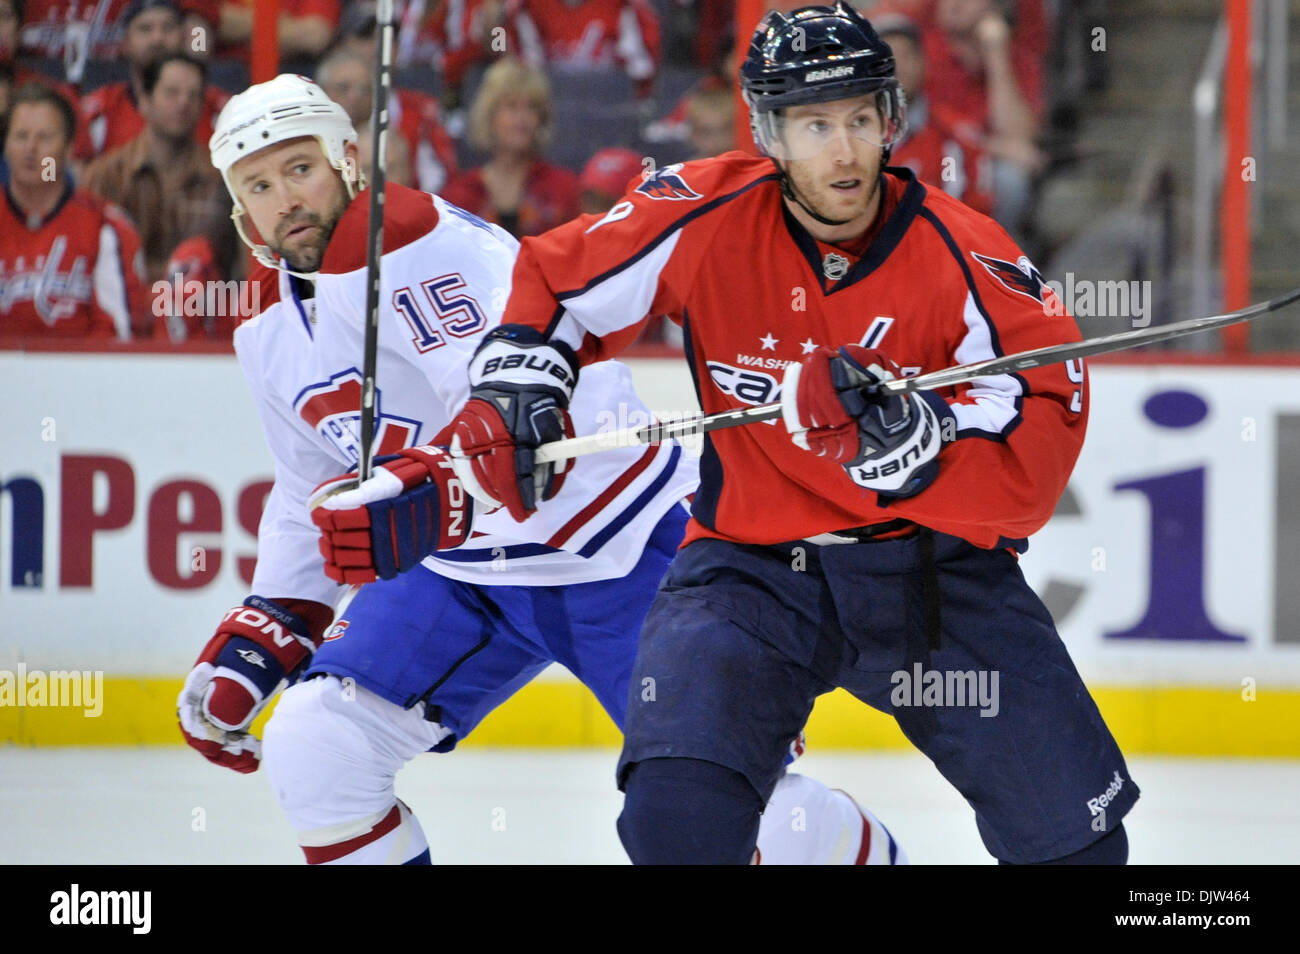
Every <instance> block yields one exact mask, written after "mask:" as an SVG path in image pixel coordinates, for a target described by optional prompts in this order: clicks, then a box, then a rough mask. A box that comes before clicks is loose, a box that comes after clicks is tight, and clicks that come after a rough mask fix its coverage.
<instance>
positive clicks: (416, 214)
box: [320, 182, 438, 275]
mask: <svg viewBox="0 0 1300 954" xmlns="http://www.w3.org/2000/svg"><path fill="white" fill-rule="evenodd" d="M369 221H370V190H369V189H366V190H365V191H364V192H362V193H360V194H359V195H357V197H356V198H355V199H353V200H352V202H351V204H349V205H348V207H347V210H346V211H345V212H344V213H343V217H342V218H340V219H339V224H338V225H337V226H336V227H335V229H334V234H333V236H331V237H330V244H329V248H327V249H325V258H324V260H323V261H322V262H321V267H320V270H321V272H322V273H328V274H331V275H342V274H345V273H347V272H353V271H356V270H357V269H359V268H365V267H366V244H367V236H368V235H369V228H368V226H369ZM437 224H438V209H437V207H436V206H435V205H434V204H433V196H431V195H429V193H427V192H421V191H419V190H418V189H411V188H408V187H407V186H402V185H395V184H393V183H391V182H390V183H387V184H386V186H385V188H384V252H385V253H388V252H395V251H397V249H399V248H403V247H405V246H407V245H410V244H411V243H412V242H414V241H415V240H416V239H418V238H421V237H422V236H425V235H428V234H429V233H430V232H432V231H433V229H434V226H436V225H437Z"/></svg>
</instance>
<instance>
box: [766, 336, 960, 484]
mask: <svg viewBox="0 0 1300 954" xmlns="http://www.w3.org/2000/svg"><path fill="white" fill-rule="evenodd" d="M901 376H902V371H901V369H900V368H899V367H898V365H897V364H896V363H895V362H894V361H893V360H892V359H891V358H889V356H888V355H885V354H884V353H882V352H880V351H876V350H874V349H869V348H863V347H861V346H860V345H845V346H844V347H842V348H840V349H839V351H832V350H830V349H829V348H818V349H817V350H816V351H814V352H813V353H812V354H810V355H809V356H808V357H807V358H805V359H804V360H803V361H802V362H801V363H799V364H792V365H790V367H789V368H787V369H786V373H785V380H784V381H783V382H782V384H781V416H782V417H783V418H784V419H785V426H786V429H787V430H788V431H789V432H790V439H791V440H792V441H794V443H795V444H796V445H797V446H799V447H801V448H803V449H804V450H806V451H810V452H811V453H814V454H816V455H818V456H819V457H829V458H831V459H832V460H834V461H835V462H836V463H838V464H840V465H841V466H843V467H844V470H845V472H846V473H847V474H848V476H849V479H851V480H852V481H853V482H854V483H855V484H857V485H858V486H860V487H866V488H867V489H868V490H873V491H875V492H876V493H880V494H886V495H889V496H894V497H910V496H912V495H914V494H918V493H920V492H921V491H922V490H924V489H925V488H926V487H928V486H929V485H930V483H931V481H933V480H934V478H935V476H937V474H938V471H939V464H938V457H939V451H940V450H942V448H943V440H942V429H941V420H942V419H951V418H952V417H953V414H952V411H951V410H950V409H949V407H948V404H947V402H946V401H944V400H943V399H942V398H941V397H939V395H937V394H935V393H934V392H932V391H913V392H911V393H910V394H894V393H890V392H887V391H882V390H880V388H879V385H881V384H883V383H885V382H886V381H892V380H894V379H895V378H897V377H901Z"/></svg>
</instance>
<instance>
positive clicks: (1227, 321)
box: [534, 288, 1300, 464]
mask: <svg viewBox="0 0 1300 954" xmlns="http://www.w3.org/2000/svg"><path fill="white" fill-rule="evenodd" d="M1296 301H1300V288H1294V289H1292V290H1291V291H1289V292H1287V293H1286V294H1284V295H1280V296H1279V297H1277V298H1274V299H1272V300H1271V301H1264V302H1260V303H1258V304H1255V305H1251V306H1250V307H1249V308H1243V309H1242V310H1241V311H1234V312H1229V313H1228V314H1224V315H1211V316H1210V317H1208V318H1189V319H1188V320H1187V321H1179V322H1175V323H1174V324H1172V325H1157V326H1156V327H1154V328H1141V329H1138V330H1136V331H1123V332H1120V333H1119V334H1113V335H1105V336H1103V337H1100V338H1088V339H1085V340H1083V341H1071V342H1067V343H1065V344H1059V345H1050V346H1048V347H1046V348H1035V349H1034V350H1032V351H1022V352H1019V353H1018V354H1009V355H1004V356H1002V357H998V358H989V359H988V360H986V361H974V362H972V363H970V364H959V365H957V366H956V367H952V368H945V369H943V370H941V371H931V372H930V373H928V374H918V375H917V376H916V377H911V378H896V379H894V380H892V381H887V382H885V383H884V384H882V385H880V390H882V391H888V392H890V393H892V394H902V393H906V392H908V391H920V390H927V389H933V388H945V387H952V386H953V385H957V384H965V383H966V382H967V381H973V380H975V379H976V378H988V377H996V376H998V375H1003V374H1012V373H1014V372H1016V371H1028V370H1030V369H1031V368H1041V367H1043V366H1044V365H1049V364H1059V363H1062V362H1066V361H1075V360H1078V359H1080V358H1088V357H1093V356H1095V355H1099V354H1109V353H1111V352H1114V351H1124V350H1127V349H1128V348H1136V347H1139V346H1140V345H1149V344H1156V343H1158V342H1161V341H1169V340H1171V339H1174V338H1181V337H1183V336H1185V335H1191V334H1196V333H1198V332H1202V331H1214V330H1216V329H1218V328H1225V327H1227V326H1228V325H1234V324H1237V323H1238V322H1242V321H1252V320H1254V319H1255V318H1260V317H1262V316H1264V315H1267V314H1269V313H1271V312H1274V311H1278V310H1280V309H1282V308H1285V307H1286V306H1287V305H1290V304H1292V303H1294V302H1296ZM780 416H781V405H780V404H779V403H775V404H757V405H755V406H753V407H747V408H737V409H735V410H732V411H721V412H719V413H717V414H706V415H703V416H701V417H691V418H686V419H684V420H680V421H668V422H661V423H656V424H650V425H647V426H645V427H634V428H625V429H623V430H618V431H609V432H606V433H603V434H591V435H588V436H585V437H573V438H569V439H567V440H562V441H553V442H551V443H549V444H543V445H542V446H541V447H539V448H537V453H536V456H535V457H534V460H535V461H536V463H539V464H545V463H548V462H550V461H557V460H566V459H568V458H570V457H581V456H582V455H584V454H594V453H596V452H598V451H603V450H611V449H612V448H615V447H629V446H633V445H637V444H657V443H659V442H661V441H666V440H669V439H672V438H680V437H690V436H691V435H693V434H707V433H709V432H710V431H719V430H722V429H724V428H728V427H739V426H740V425H742V424H753V423H755V422H757V421H770V420H774V419H775V418H778V417H780Z"/></svg>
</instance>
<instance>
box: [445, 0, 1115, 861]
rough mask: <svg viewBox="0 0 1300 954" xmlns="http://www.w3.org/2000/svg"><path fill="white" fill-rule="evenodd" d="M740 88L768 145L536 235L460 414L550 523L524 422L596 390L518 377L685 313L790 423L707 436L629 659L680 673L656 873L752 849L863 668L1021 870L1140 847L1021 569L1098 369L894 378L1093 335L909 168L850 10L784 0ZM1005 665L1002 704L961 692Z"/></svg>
mask: <svg viewBox="0 0 1300 954" xmlns="http://www.w3.org/2000/svg"><path fill="white" fill-rule="evenodd" d="M741 83H742V87H743V89H744V92H745V97H746V100H747V103H748V105H749V109H750V117H751V124H752V127H753V132H754V137H755V140H756V142H757V143H758V145H759V146H760V148H761V150H762V151H763V153H764V155H763V156H762V157H758V158H754V157H749V156H743V155H740V154H738V153H728V154H725V155H723V156H720V157H717V158H714V159H705V160H700V161H697V162H689V163H686V164H684V165H678V166H669V167H666V168H663V169H660V170H659V171H658V173H657V174H656V175H654V176H653V177H651V178H649V179H647V180H646V181H644V182H642V183H640V184H639V185H635V186H634V187H633V188H632V189H631V190H630V191H629V192H628V193H627V195H626V197H625V198H624V200H623V201H621V202H619V203H618V204H617V205H615V206H614V207H613V208H612V209H611V210H610V211H609V212H608V213H607V214H606V215H605V216H604V217H603V218H597V217H595V216H584V217H582V218H581V219H579V220H577V221H574V222H572V223H569V224H567V225H564V226H561V227H560V228H557V229H555V230H553V231H551V232H548V233H546V234H544V235H541V236H539V237H537V238H533V239H527V240H525V241H524V242H523V245H522V249H521V252H520V256H519V259H518V262H517V264H516V266H515V270H514V277H513V286H512V292H511V297H510V299H509V301H508V303H507V306H506V311H505V315H504V317H503V320H502V321H503V323H502V326H501V328H500V329H498V331H497V332H495V333H494V336H493V337H494V340H493V341H492V342H491V343H490V344H491V347H492V348H493V349H494V356H495V358H496V360H495V361H493V362H490V363H483V362H480V361H476V362H474V363H473V364H472V365H471V367H472V368H475V369H476V371H477V373H476V374H475V375H474V376H473V377H472V378H471V385H472V387H471V391H470V399H469V401H468V402H467V403H466V405H465V407H464V409H463V410H462V411H461V413H460V415H459V416H458V418H457V420H456V421H455V422H454V429H455V431H454V432H455V434H456V438H455V440H454V441H453V449H454V451H453V452H455V453H459V454H461V455H463V456H464V458H465V460H464V463H463V464H462V465H461V471H462V473H463V474H464V476H465V478H466V482H467V484H468V485H469V486H470V488H471V489H472V491H473V492H474V494H475V496H476V497H478V498H479V499H481V500H491V501H497V502H500V503H501V504H503V505H504V506H505V507H507V508H508V509H509V511H510V512H511V513H512V514H513V515H514V516H515V517H516V518H517V519H524V518H526V517H528V516H529V515H530V513H531V512H532V511H534V510H536V509H540V511H541V512H542V513H543V514H544V513H545V512H546V507H547V506H548V504H547V503H546V502H544V499H543V500H539V499H536V498H537V497H538V496H539V495H537V494H535V492H534V488H535V487H538V486H544V485H545V480H546V478H547V475H548V468H549V467H551V466H553V465H541V466H538V467H534V459H533V457H532V453H531V451H532V447H533V446H535V444H536V441H535V440H530V439H529V438H528V435H527V433H526V428H523V427H521V426H519V422H530V421H532V420H533V419H534V414H533V410H534V409H536V411H537V412H538V413H541V414H546V413H551V412H550V411H548V410H547V409H548V408H551V407H554V406H557V405H558V406H561V407H562V406H563V405H564V402H565V401H566V399H567V395H568V392H569V390H570V387H571V385H570V384H569V383H568V382H567V381H564V380H560V379H557V378H552V379H551V380H546V381H544V380H539V379H537V378H533V379H531V380H530V379H529V378H527V377H525V376H524V373H523V372H522V371H521V369H523V368H527V367H529V366H533V365H535V364H536V363H537V362H540V361H542V360H544V359H545V358H546V357H547V356H550V355H554V354H557V353H562V352H564V351H566V350H571V351H572V352H573V353H575V354H576V355H577V357H578V359H579V362H580V363H581V365H582V366H583V367H584V368H587V367H590V366H591V365H592V364H593V363H594V362H599V361H601V360H603V359H605V358H609V357H612V356H614V355H616V354H617V353H618V352H619V350H620V349H621V348H622V347H624V346H625V345H626V344H627V343H628V342H630V341H631V340H633V339H634V338H635V337H636V334H637V332H638V330H639V328H640V326H641V324H642V323H643V321H644V320H645V319H646V318H647V317H648V316H650V315H657V314H668V315H670V316H672V317H673V318H674V319H675V320H677V321H679V322H680V323H681V324H682V326H683V329H684V332H685V336H686V342H687V344H686V349H685V350H686V355H687V359H688V361H689V363H690V367H691V371H692V374H693V376H694V381H695V388H696V392H697V394H698V396H699V399H700V403H701V405H702V407H703V409H704V410H705V411H706V412H715V411H721V410H726V409H732V408H736V407H740V406H742V405H746V404H762V403H766V402H771V401H776V400H780V401H781V403H782V405H783V413H784V426H782V424H781V423H779V422H778V423H775V424H771V425H767V424H755V425H750V426H746V427H737V428H732V429H728V430H723V431H718V432H715V433H712V434H710V435H708V436H707V437H706V439H705V444H704V451H703V456H702V459H701V482H700V490H699V492H698V493H697V494H696V495H695V498H694V504H693V507H692V517H693V519H692V521H691V523H690V525H689V527H688V529H687V534H686V542H685V544H684V545H683V548H682V550H681V551H679V553H678V555H677V557H676V559H675V560H674V562H673V566H672V568H671V570H670V571H669V573H668V575H667V576H666V577H665V579H664V582H663V584H662V585H661V587H660V591H659V594H658V596H657V598H656V601H655V604H654V606H653V608H652V609H651V611H650V614H649V616H648V618H647V620H646V624H645V627H644V628H643V630H642V635H641V643H640V648H639V655H638V661H637V667H636V670H635V672H634V674H633V680H632V684H633V685H634V686H635V685H638V684H640V680H642V679H645V678H653V679H654V681H655V685H656V690H657V691H656V694H655V698H654V701H653V702H646V701H643V700H641V699H640V698H638V697H635V696H634V697H633V698H632V699H630V701H629V710H628V717H627V726H626V735H625V745H624V749H623V754H622V757H621V761H620V766H619V781H620V784H621V785H622V786H623V787H624V790H625V792H626V794H627V798H626V802H625V805H624V809H623V814H622V815H621V817H620V820H619V833H620V836H621V837H622V839H623V843H624V845H625V847H626V848H627V850H628V852H629V854H630V855H631V857H632V859H633V861H635V862H638V863H656V862H664V863H685V862H712V863H719V862H744V861H746V860H747V859H748V858H749V855H750V853H751V852H752V850H753V847H754V835H755V832H756V831H757V829H758V825H759V813H760V810H761V807H762V803H763V800H764V799H765V798H766V797H767V794H768V793H769V792H770V791H771V787H772V784H773V782H774V780H775V779H776V778H777V776H778V773H779V771H780V767H781V756H782V753H783V752H784V747H785V746H786V745H788V744H789V741H790V739H791V738H792V737H793V736H794V734H795V733H796V732H798V731H799V729H800V727H801V726H802V725H803V723H804V721H805V720H806V719H807V717H808V714H809V711H810V710H811V708H812V705H813V702H814V700H815V699H816V698H817V697H818V696H819V695H821V694H823V693H826V692H829V691H830V690H831V689H833V688H835V687H836V686H841V687H844V688H846V689H847V690H848V691H849V692H851V693H852V694H854V695H855V696H857V697H858V698H859V699H861V700H862V701H864V702H866V703H867V704H869V705H871V706H873V707H874V708H877V709H880V710H882V711H884V712H887V713H889V714H891V715H893V716H894V717H895V718H896V719H897V721H898V723H899V725H900V726H901V728H902V729H903V731H904V732H905V733H906V735H907V736H908V738H909V739H910V740H911V741H912V742H913V743H914V744H915V745H916V746H917V747H918V748H919V749H920V750H921V751H922V752H924V753H925V754H926V755H927V756H928V757H929V758H930V759H931V760H932V761H934V763H935V765H936V766H937V767H938V768H939V770H940V771H941V772H942V773H943V774H944V776H945V777H946V778H947V779H948V780H949V781H950V782H951V783H952V784H953V785H954V786H956V787H957V788H958V790H960V791H961V793H962V794H963V795H964V796H965V797H966V799H967V800H968V802H969V803H970V805H971V807H972V808H973V809H974V811H975V817H976V822H977V825H978V827H979V831H980V834H981V836H982V838H983V840H984V844H985V846H986V847H987V849H988V851H989V852H990V854H992V855H993V856H994V857H996V858H998V859H999V860H1000V861H1004V862H1008V863H1044V862H1067V863H1117V862H1122V861H1124V860H1125V859H1126V858H1127V836H1126V834H1125V833H1124V830H1123V826H1122V824H1121V820H1122V819H1123V817H1124V815H1125V814H1126V813H1127V812H1128V810H1129V808H1130V807H1131V806H1132V805H1133V803H1134V801H1135V799H1136V798H1137V795H1138V790H1137V786H1136V785H1135V784H1134V783H1133V781H1132V779H1131V778H1130V777H1129V775H1128V769H1127V767H1126V766H1125V763H1124V759H1123V756H1122V755H1121V754H1120V751H1119V749H1118V747H1117V746H1116V744H1115V742H1114V740H1113V739H1112V737H1111V735H1110V732H1109V730H1108V729H1107V728H1106V725H1105V723H1104V722H1103V720H1102V718H1101V716H1100V714H1099V712H1098V711H1097V708H1096V706H1095V704H1094V703H1093V701H1092V699H1091V698H1090V696H1089V695H1088V692H1087V689H1086V688H1085V686H1084V685H1083V683H1082V681H1081V679H1080V677H1079V675H1078V673H1077V671H1076V670H1075V668H1074V666H1073V664H1072V663H1071V661H1070V658H1069V656H1068V654H1067V652H1066V650H1065V647H1064V645H1063V644H1062V642H1061V640H1060V637H1059V636H1058V635H1057V633H1056V630H1055V626H1054V624H1053V622H1052V620H1051V618H1050V616H1049V615H1048V613H1047V611H1046V609H1045V608H1044V607H1043V605H1042V603H1041V602H1040V601H1039V600H1038V599H1037V598H1036V597H1035V595H1034V594H1033V592H1032V591H1031V590H1030V589H1029V587H1028V585H1027V584H1026V583H1025V581H1024V578H1023V576H1022V575H1021V573H1020V571H1019V568H1018V566H1017V560H1016V553H1017V552H1019V551H1023V550H1024V549H1025V547H1026V545H1027V544H1026V538H1027V537H1028V536H1029V535H1030V534H1032V533H1034V532H1035V531H1037V530H1038V529H1039V528H1040V527H1042V526H1043V524H1044V523H1046V521H1047V520H1048V518H1049V517H1050V516H1051V513H1052V511H1053V508H1054V507H1055V505H1056V501H1057V499H1058V497H1059V496H1060V494H1061V493H1062V491H1063V490H1064V488H1065V485H1066V481H1067V480H1068V478H1069V475H1070V472H1071V469H1072V468H1073V466H1074V462H1075V458H1076V456H1077V455H1078V452H1079V449H1080V447H1081V445H1082V442H1083V436H1084V428H1085V422H1086V415H1087V395H1086V386H1087V382H1086V377H1085V374H1084V372H1083V367H1082V365H1081V363H1072V364H1069V365H1056V366H1052V367H1046V368H1041V369H1037V370H1032V371H1027V372H1025V373H1023V374H1016V375H1003V376H1000V377H994V378H985V379H981V380H979V381H977V382H975V383H972V384H968V385H962V386H958V387H956V388H947V389H944V390H942V391H920V392H916V393H914V394H911V395H906V396H886V395H884V394H882V393H881V392H879V391H878V390H875V389H874V388H873V385H876V384H879V383H880V382H882V381H884V380H887V379H889V378H891V377H894V376H900V375H911V374H916V373H919V372H925V371H934V370H938V369H941V368H945V367H948V366H951V365H955V364H960V363H966V362H970V361H976V360H979V359H981V358H988V357H992V356H994V355H999V354H1004V353H1012V352H1016V351H1020V350H1025V349H1029V348H1036V347H1039V346H1044V345H1049V344H1055V343H1059V342H1063V341H1072V340H1077V339H1078V331H1077V329H1076V327H1075V325H1074V323H1073V321H1072V320H1071V319H1070V318H1068V317H1052V316H1053V315H1056V316H1059V315H1061V311H1060V310H1059V309H1057V308H1056V307H1055V306H1056V304H1057V303H1056V302H1053V301H1051V299H1049V298H1048V296H1050V295H1051V291H1050V289H1048V288H1047V287H1046V286H1045V285H1044V282H1043V280H1042V277H1041V275H1040V274H1039V273H1038V271H1037V270H1036V269H1035V268H1034V267H1033V265H1032V264H1031V263H1030V261H1029V260H1028V258H1026V257H1025V256H1024V255H1023V254H1022V253H1021V251H1020V250H1019V249H1018V248H1017V247H1016V246H1015V244H1014V242H1012V241H1011V239H1010V238H1009V237H1008V236H1007V235H1006V233H1005V232H1004V231H1003V230H1002V229H1001V228H999V227H998V226H997V224H996V223H994V222H992V221H991V220H989V219H988V218H985V217H984V216H982V215H980V214H978V213H976V212H974V211H972V210H971V209H969V208H967V207H966V206H964V205H962V204H961V203H959V202H957V201H956V200H954V199H952V198H951V197H949V196H946V195H944V194H943V193H941V192H939V191H937V190H934V189H927V188H926V187H925V186H924V185H922V184H921V183H920V182H918V181H917V180H916V179H915V177H914V176H913V175H912V174H911V173H910V172H909V171H908V170H906V169H901V168H892V167H890V168H885V164H886V163H887V161H888V158H889V152H890V148H891V146H892V145H893V144H894V143H896V142H897V141H898V140H899V137H900V135H901V134H902V131H903V129H904V124H905V111H904V106H903V98H902V97H901V96H900V95H899V88H898V81H897V78H896V76H895V72H894V64H893V58H892V54H891V51H890V49H889V47H888V45H887V44H885V43H884V42H883V41H881V40H880V39H879V37H878V36H877V35H876V33H875V31H874V30H873V29H872V27H871V25H870V23H868V22H867V21H866V20H865V19H864V18H862V17H861V16H860V15H859V14H858V13H857V12H856V11H854V10H853V9H852V8H851V7H849V6H847V5H845V4H843V3H839V4H837V5H836V6H835V7H834V8H830V7H804V8H801V9H799V10H796V11H794V12H793V13H791V14H788V15H786V14H782V13H776V12H774V13H769V14H768V15H767V16H766V17H765V18H764V20H763V21H762V23H761V24H760V25H759V27H758V29H757V31H756V32H755V33H754V36H753V39H752V41H751V44H750V48H749V51H748V55H747V57H746V59H745V62H744V64H743V66H742V68H741ZM1045 299H1048V300H1047V301H1046V302H1045ZM1049 304H1050V305H1051V306H1052V307H1045V305H1049ZM485 347H487V346H486V345H485ZM579 380H580V378H579ZM503 395H509V397H510V402H509V407H510V411H511V413H510V417H509V420H508V421H507V419H506V418H504V417H503V416H502V414H501V412H500V411H499V410H498V407H501V406H506V405H503V404H501V403H500V398H501V397H502V396H503ZM583 463H584V461H578V462H577V464H576V467H575V468H574V470H573V473H575V474H576V473H581V470H582V466H583ZM533 519H536V518H533ZM979 679H985V680H986V682H989V683H992V684H994V685H996V686H997V690H996V691H994V692H993V693H992V696H993V697H994V698H993V699H992V700H991V701H990V702H989V704H987V705H982V706H977V705H975V704H974V699H973V695H974V691H973V690H972V692H971V696H972V698H970V699H968V698H967V694H966V692H965V691H964V687H965V686H966V685H973V683H974V681H976V680H979ZM913 681H915V688H914V690H912V689H909V688H908V687H909V686H911V685H912V682H913ZM936 683H937V684H938V686H939V689H940V690H942V691H936V692H930V691H929V689H927V691H926V692H925V693H923V692H922V691H921V686H922V684H924V685H926V686H928V687H931V688H933V686H934V685H935V684H936ZM981 684H984V683H981ZM945 687H947V688H946V689H945ZM1101 792H1107V793H1108V796H1107V797H1108V802H1107V804H1106V807H1105V808H1104V809H1102V808H1101V807H1099V801H1098V799H1097V797H1096V796H1097V794H1098V793H1101Z"/></svg>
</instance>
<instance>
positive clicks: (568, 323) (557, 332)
mask: <svg viewBox="0 0 1300 954" xmlns="http://www.w3.org/2000/svg"><path fill="white" fill-rule="evenodd" d="M586 337H587V332H586V329H584V328H583V327H582V325H581V324H580V323H579V322H578V319H576V318H574V317H573V316H572V315H571V314H569V313H568V312H567V311H566V312H564V313H563V314H562V315H561V317H560V320H559V321H558V322H556V324H555V326H554V330H552V331H551V334H550V338H551V340H553V341H555V340H558V341H563V342H564V343H565V344H567V345H568V346H569V347H570V348H572V349H573V350H574V351H578V350H580V349H581V348H582V342H583V339H585V338H586Z"/></svg>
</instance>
